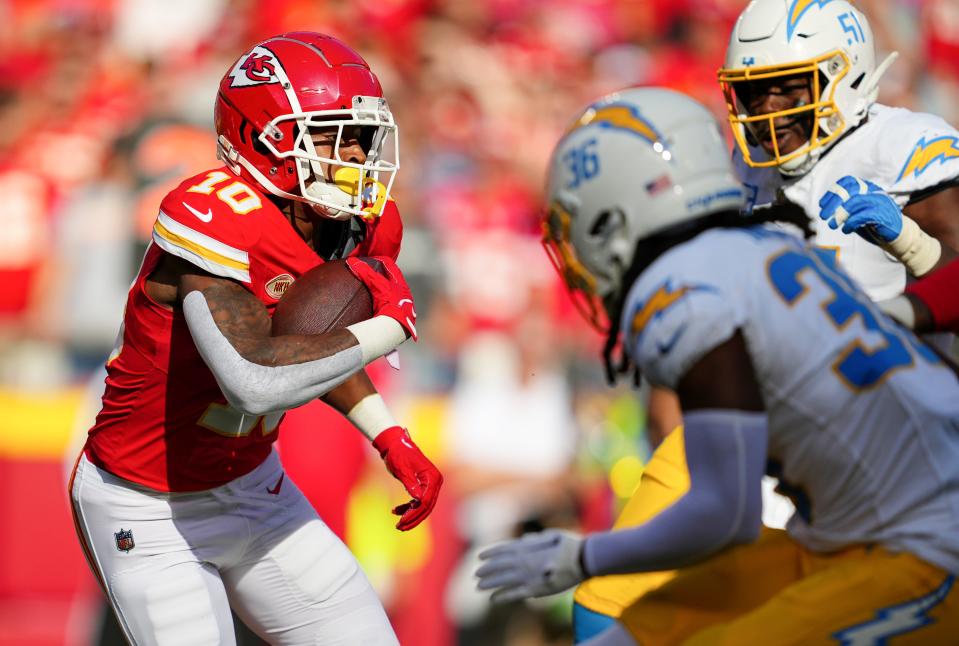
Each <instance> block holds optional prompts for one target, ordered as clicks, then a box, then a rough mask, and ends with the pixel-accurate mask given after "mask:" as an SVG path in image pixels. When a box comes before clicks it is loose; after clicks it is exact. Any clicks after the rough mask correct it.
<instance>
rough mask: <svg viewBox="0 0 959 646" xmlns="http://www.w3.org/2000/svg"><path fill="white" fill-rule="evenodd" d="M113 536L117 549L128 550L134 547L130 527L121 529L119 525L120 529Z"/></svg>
mask: <svg viewBox="0 0 959 646" xmlns="http://www.w3.org/2000/svg"><path fill="white" fill-rule="evenodd" d="M113 537H114V538H115V539H117V549H118V550H120V551H121V552H129V551H130V550H132V549H133V548H134V547H136V543H134V542H133V530H132V529H123V528H122V527H121V528H120V531H118V532H116V533H115V534H114V535H113Z"/></svg>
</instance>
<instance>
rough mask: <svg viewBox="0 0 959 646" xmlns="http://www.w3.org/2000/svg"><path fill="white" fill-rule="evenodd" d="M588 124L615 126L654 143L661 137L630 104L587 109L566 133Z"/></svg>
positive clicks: (605, 126) (614, 104)
mask: <svg viewBox="0 0 959 646" xmlns="http://www.w3.org/2000/svg"><path fill="white" fill-rule="evenodd" d="M589 125H597V126H599V127H601V128H617V129H620V130H626V131H628V132H631V133H633V134H636V135H638V136H640V137H642V138H643V139H645V140H646V141H648V142H649V143H656V142H657V141H659V140H660V139H662V137H661V136H660V135H659V132H657V131H656V128H655V127H653V124H651V123H650V122H649V121H647V120H646V119H645V118H643V115H641V114H639V111H638V110H636V109H634V108H633V107H632V106H628V105H622V104H616V103H613V104H610V105H604V106H600V107H597V108H594V109H590V110H587V111H586V113H585V114H584V115H583V116H581V117H580V118H579V119H577V120H576V122H575V123H574V124H573V125H572V126H570V127H569V129H568V130H567V131H566V134H567V135H568V134H569V133H571V132H573V131H574V130H578V129H579V128H583V127H585V126H589Z"/></svg>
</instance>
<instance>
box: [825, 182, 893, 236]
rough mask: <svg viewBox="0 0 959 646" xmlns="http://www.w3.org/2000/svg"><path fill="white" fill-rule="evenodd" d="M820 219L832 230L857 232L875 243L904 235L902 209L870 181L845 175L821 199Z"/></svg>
mask: <svg viewBox="0 0 959 646" xmlns="http://www.w3.org/2000/svg"><path fill="white" fill-rule="evenodd" d="M819 217H820V218H822V219H823V220H826V221H827V222H828V223H829V228H830V229H838V228H839V227H840V225H841V226H842V232H843V233H858V234H859V235H860V236H862V237H863V238H865V239H866V240H868V241H869V242H871V243H873V244H878V245H882V244H886V243H889V242H892V241H893V240H895V239H896V238H898V237H899V234H900V233H902V218H903V215H902V210H901V209H900V208H899V205H898V204H896V201H895V200H893V199H892V198H891V197H889V195H887V194H886V193H885V191H883V190H882V189H881V188H879V187H878V186H876V185H875V184H873V183H872V182H870V181H868V180H862V179H859V178H858V177H853V176H852V175H846V176H845V177H843V178H842V179H840V180H839V181H838V182H836V183H835V184H834V185H833V186H832V188H830V189H829V190H828V191H826V193H825V194H824V195H823V196H822V199H820V200H819Z"/></svg>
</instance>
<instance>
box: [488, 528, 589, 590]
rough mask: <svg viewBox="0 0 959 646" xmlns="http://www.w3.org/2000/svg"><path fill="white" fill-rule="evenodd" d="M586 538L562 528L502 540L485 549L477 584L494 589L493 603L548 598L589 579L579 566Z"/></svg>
mask: <svg viewBox="0 0 959 646" xmlns="http://www.w3.org/2000/svg"><path fill="white" fill-rule="evenodd" d="M582 546H583V538H582V537H581V536H580V535H579V534H575V533H573V532H567V531H563V530H559V529H547V530H545V531H543V532H539V533H537V534H525V535H523V536H522V537H520V538H517V539H515V540H512V541H507V542H506V543H500V544H499V545H495V546H493V547H491V548H489V549H487V550H484V551H483V552H480V555H479V557H480V560H481V561H485V563H483V564H482V565H481V566H480V567H479V569H478V570H476V576H477V578H479V583H477V587H478V588H479V589H480V590H492V589H494V588H495V591H494V592H493V596H492V600H493V602H494V603H506V602H509V601H518V600H520V599H527V598H529V597H545V596H547V595H550V594H556V593H557V592H562V591H563V590H567V589H569V588H571V587H573V586H574V585H576V584H577V583H579V582H580V581H582V580H583V579H585V578H586V575H585V573H584V572H583V568H582V566H581V565H580V561H579V555H580V552H581V551H582Z"/></svg>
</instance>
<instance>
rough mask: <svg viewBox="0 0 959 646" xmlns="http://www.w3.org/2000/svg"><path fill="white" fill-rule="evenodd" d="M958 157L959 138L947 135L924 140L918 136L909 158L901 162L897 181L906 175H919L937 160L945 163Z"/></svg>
mask: <svg viewBox="0 0 959 646" xmlns="http://www.w3.org/2000/svg"><path fill="white" fill-rule="evenodd" d="M957 157H959V140H957V138H956V137H951V136H949V135H946V136H943V137H936V138H935V139H930V140H929V141H926V138H925V137H920V138H919V141H917V142H916V146H915V148H913V149H912V152H911V153H910V154H909V159H907V160H906V163H905V164H903V166H902V170H901V171H899V177H897V178H896V181H897V182H898V181H899V180H901V179H902V178H904V177H906V176H907V175H913V176H914V177H919V176H920V175H922V174H923V172H925V170H926V169H927V168H929V167H930V166H932V164H933V163H935V162H939V163H941V164H945V163H946V162H947V161H950V160H952V159H956V158H957Z"/></svg>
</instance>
